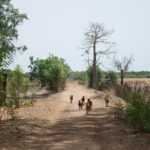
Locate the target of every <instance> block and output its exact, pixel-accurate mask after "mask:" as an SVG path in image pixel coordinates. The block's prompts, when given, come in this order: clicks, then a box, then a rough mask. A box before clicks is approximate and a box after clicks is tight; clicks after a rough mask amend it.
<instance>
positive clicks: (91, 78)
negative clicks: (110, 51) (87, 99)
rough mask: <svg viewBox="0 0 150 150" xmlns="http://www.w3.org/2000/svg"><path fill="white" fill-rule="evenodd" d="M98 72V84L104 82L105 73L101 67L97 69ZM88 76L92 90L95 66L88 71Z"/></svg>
mask: <svg viewBox="0 0 150 150" xmlns="http://www.w3.org/2000/svg"><path fill="white" fill-rule="evenodd" d="M96 70H97V80H98V83H99V82H100V81H101V80H102V77H103V72H102V70H101V69H100V68H99V67H96ZM87 76H88V85H89V87H90V88H91V87H92V86H93V66H91V67H89V68H88V69H87Z"/></svg>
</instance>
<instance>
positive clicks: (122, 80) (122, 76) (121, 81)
mask: <svg viewBox="0 0 150 150" xmlns="http://www.w3.org/2000/svg"><path fill="white" fill-rule="evenodd" d="M122 85H123V70H121V86H122Z"/></svg>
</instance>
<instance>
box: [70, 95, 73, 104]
mask: <svg viewBox="0 0 150 150" xmlns="http://www.w3.org/2000/svg"><path fill="white" fill-rule="evenodd" d="M72 101H73V95H70V102H71V103H72Z"/></svg>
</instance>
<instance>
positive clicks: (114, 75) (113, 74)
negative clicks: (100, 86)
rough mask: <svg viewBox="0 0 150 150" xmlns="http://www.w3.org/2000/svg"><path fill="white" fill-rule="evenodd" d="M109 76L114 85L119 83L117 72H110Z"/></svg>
mask: <svg viewBox="0 0 150 150" xmlns="http://www.w3.org/2000/svg"><path fill="white" fill-rule="evenodd" d="M107 76H108V78H109V79H111V82H112V84H113V85H114V84H116V83H117V79H118V77H117V74H116V72H115V71H112V70H109V71H108V73H107Z"/></svg>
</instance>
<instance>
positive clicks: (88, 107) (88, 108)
mask: <svg viewBox="0 0 150 150" xmlns="http://www.w3.org/2000/svg"><path fill="white" fill-rule="evenodd" d="M90 110H91V106H90V104H89V103H88V102H87V103H86V113H87V114H88V112H90Z"/></svg>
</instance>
